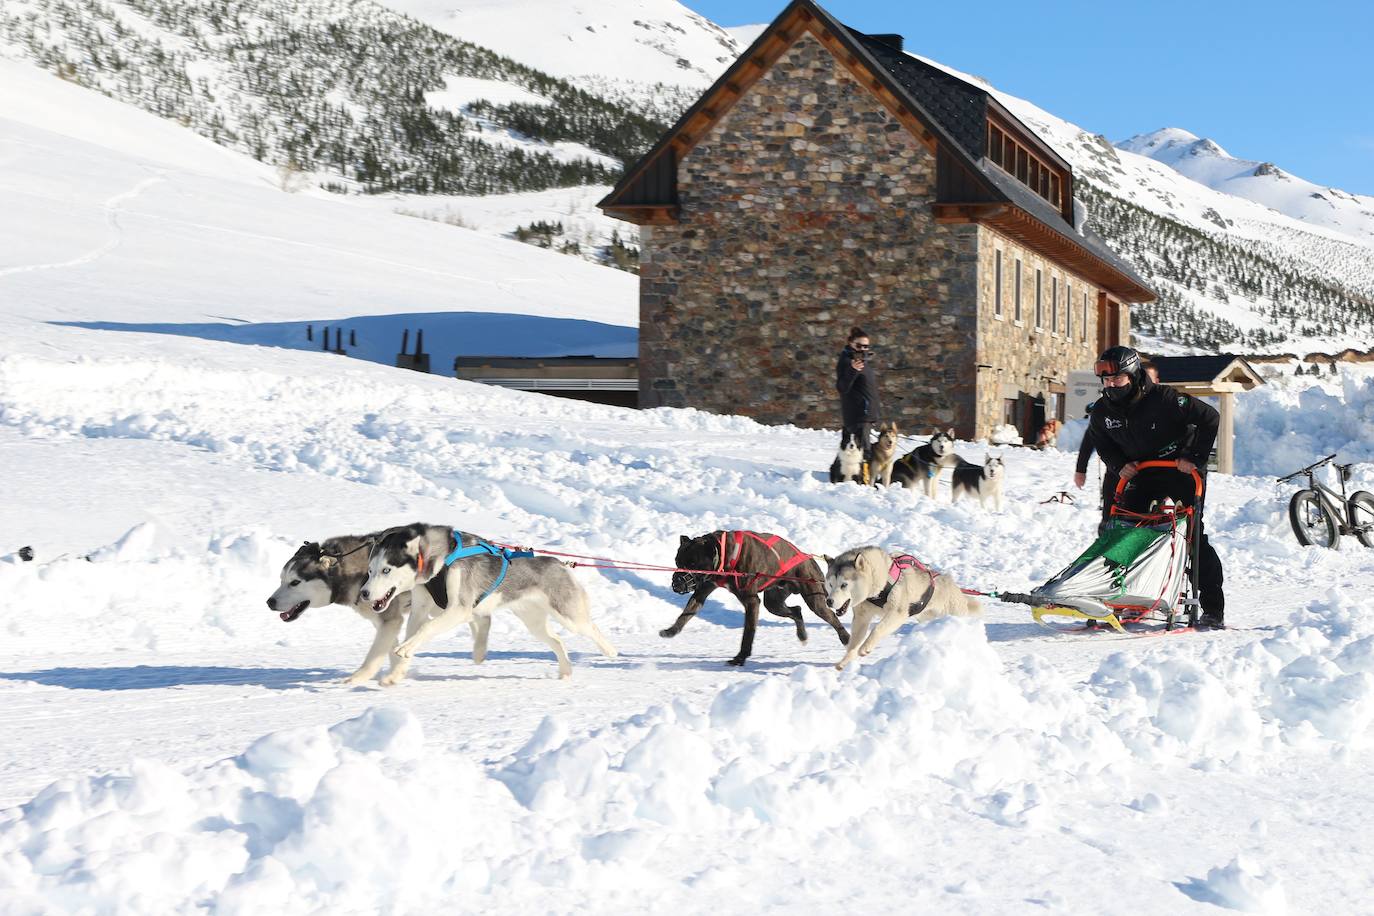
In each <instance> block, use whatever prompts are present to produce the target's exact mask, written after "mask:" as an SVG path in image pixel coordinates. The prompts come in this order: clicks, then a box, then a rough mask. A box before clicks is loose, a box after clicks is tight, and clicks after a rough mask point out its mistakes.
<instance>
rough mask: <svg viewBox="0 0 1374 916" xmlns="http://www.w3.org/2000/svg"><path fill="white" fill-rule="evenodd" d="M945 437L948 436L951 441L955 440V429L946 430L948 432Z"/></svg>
mask: <svg viewBox="0 0 1374 916" xmlns="http://www.w3.org/2000/svg"><path fill="white" fill-rule="evenodd" d="M945 435H946V436H949V437H950V438H951V439H953V438H954V427H953V426H951V427H950V428H949V429H948V430H946V431H945Z"/></svg>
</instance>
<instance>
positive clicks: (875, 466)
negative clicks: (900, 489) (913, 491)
mask: <svg viewBox="0 0 1374 916" xmlns="http://www.w3.org/2000/svg"><path fill="white" fill-rule="evenodd" d="M896 461H897V424H896V423H884V424H883V425H882V426H880V427H878V441H877V442H875V443H873V451H872V453H871V454H870V456H869V459H868V473H869V477H870V478H871V479H872V481H873V484H874V485H875V486H876V485H877V483H878V481H879V480H880V479H881V480H882V482H883V486H885V487H890V486H892V466H893V464H894V463H895V462H896Z"/></svg>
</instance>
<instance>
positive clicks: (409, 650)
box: [392, 640, 418, 658]
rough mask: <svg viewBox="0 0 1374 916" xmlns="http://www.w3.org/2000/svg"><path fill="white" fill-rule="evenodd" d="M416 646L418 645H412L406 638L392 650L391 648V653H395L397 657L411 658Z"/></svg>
mask: <svg viewBox="0 0 1374 916" xmlns="http://www.w3.org/2000/svg"><path fill="white" fill-rule="evenodd" d="M416 648H418V647H417V646H415V645H413V644H412V643H411V642H410V640H406V641H405V642H403V643H401V644H400V645H399V646H397V647H396V648H395V649H394V650H392V654H393V655H395V656H396V657H397V658H411V657H412V656H414V655H415V650H416Z"/></svg>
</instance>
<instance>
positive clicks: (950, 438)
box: [892, 429, 961, 499]
mask: <svg viewBox="0 0 1374 916" xmlns="http://www.w3.org/2000/svg"><path fill="white" fill-rule="evenodd" d="M960 460H961V459H960V458H959V456H958V455H956V454H954V430H952V429H950V430H947V431H945V432H940V431H938V430H937V431H936V432H934V433H932V434H931V436H930V441H929V442H927V443H926V444H925V445H922V446H921V447H919V448H917V449H915V450H914V451H910V452H907V453H906V454H905V455H903V456H902V457H901V458H898V459H897V462H896V464H894V465H893V466H892V483H893V485H894V486H902V487H911V488H916V487H920V488H922V489H923V490H924V491H925V494H926V495H927V496H929V497H930V498H931V499H934V498H935V494H936V493H937V492H938V490H937V487H938V485H939V483H940V474H941V473H943V472H944V470H945V468H952V467H955V466H956V465H957V464H959V462H960Z"/></svg>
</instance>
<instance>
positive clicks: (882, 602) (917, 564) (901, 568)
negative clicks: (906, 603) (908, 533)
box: [868, 553, 935, 617]
mask: <svg viewBox="0 0 1374 916" xmlns="http://www.w3.org/2000/svg"><path fill="white" fill-rule="evenodd" d="M908 569H919V570H920V571H921V572H923V573H925V574H926V575H927V576H929V577H930V584H929V585H927V586H926V590H925V594H923V595H921V597H920V598H919V599H918V600H917V601H916V602H914V603H913V604H912V605H911V606H910V607H908V608H907V609H906V615H907V616H908V617H915V616H916V615H917V614H919V613H921V612H922V611H924V610H925V609H926V605H928V604H930V599H931V598H934V597H935V574H934V573H933V572H931V571H930V570H929V569H927V568H926V567H924V566H922V565H921V561H920V560H918V559H916V558H915V557H913V556H912V555H911V554H909V553H903V554H898V555H897V556H895V557H893V558H892V565H891V566H889V567H888V569H887V585H885V586H883V590H882V591H880V592H878V594H877V595H876V596H874V597H872V598H869V599H868V600H869V603H870V604H874V605H877V606H878V607H884V606H886V604H887V599H888V597H889V596H890V595H891V594H892V586H894V585H896V584H897V580H898V579H900V578H901V577H902V573H904V572H906V571H907V570H908Z"/></svg>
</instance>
